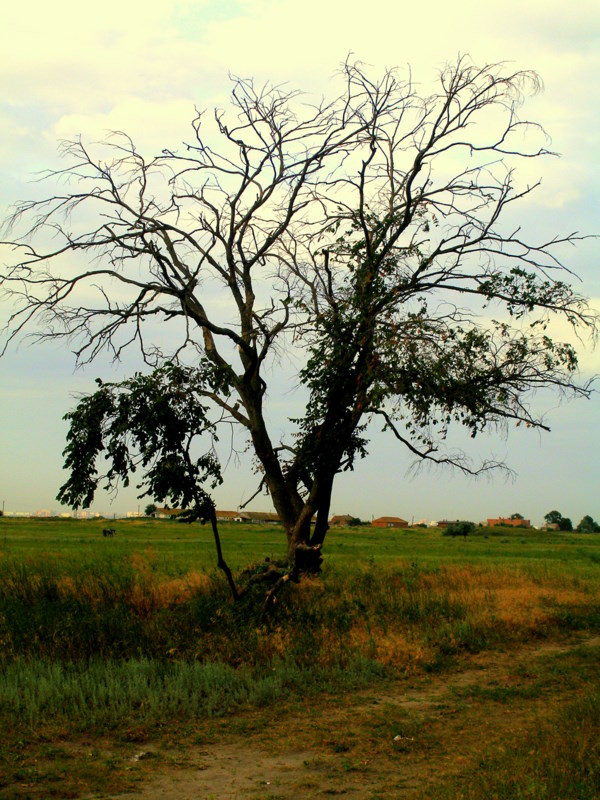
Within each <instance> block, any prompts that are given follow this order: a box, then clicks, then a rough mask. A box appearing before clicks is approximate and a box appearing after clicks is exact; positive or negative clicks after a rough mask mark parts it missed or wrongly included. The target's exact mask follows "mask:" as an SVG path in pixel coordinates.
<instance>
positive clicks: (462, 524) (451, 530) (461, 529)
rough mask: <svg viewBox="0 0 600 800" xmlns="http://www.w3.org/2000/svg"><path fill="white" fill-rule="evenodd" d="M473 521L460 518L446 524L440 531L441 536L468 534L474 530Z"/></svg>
mask: <svg viewBox="0 0 600 800" xmlns="http://www.w3.org/2000/svg"><path fill="white" fill-rule="evenodd" d="M475 527H476V526H475V523H474V522H468V521H467V520H460V521H459V522H453V523H451V524H450V525H446V527H445V528H444V530H443V531H442V536H468V535H469V534H470V533H473V531H474V530H475Z"/></svg>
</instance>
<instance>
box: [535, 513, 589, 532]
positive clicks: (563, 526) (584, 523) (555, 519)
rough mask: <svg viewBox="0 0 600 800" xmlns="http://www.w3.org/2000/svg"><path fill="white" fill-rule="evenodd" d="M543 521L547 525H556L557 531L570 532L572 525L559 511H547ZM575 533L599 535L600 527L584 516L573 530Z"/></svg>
mask: <svg viewBox="0 0 600 800" xmlns="http://www.w3.org/2000/svg"><path fill="white" fill-rule="evenodd" d="M544 519H545V520H546V522H547V523H548V525H557V526H558V530H559V531H572V530H573V523H572V522H571V520H570V519H569V517H563V515H562V514H561V512H560V511H556V510H554V511H549V512H548V513H547V514H546V515H545V516H544ZM575 530H576V531H577V533H600V525H598V523H597V522H596V521H595V520H594V518H593V517H591V516H590V515H589V514H586V515H585V516H584V517H582V518H581V520H580V522H579V524H578V525H577V527H576V528H575Z"/></svg>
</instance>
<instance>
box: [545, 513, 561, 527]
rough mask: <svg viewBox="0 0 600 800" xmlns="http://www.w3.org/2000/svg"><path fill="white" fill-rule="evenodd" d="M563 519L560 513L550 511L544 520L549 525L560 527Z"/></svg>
mask: <svg viewBox="0 0 600 800" xmlns="http://www.w3.org/2000/svg"><path fill="white" fill-rule="evenodd" d="M562 518H563V515H562V514H561V513H560V511H549V512H548V513H547V514H544V519H545V520H546V522H547V523H548V525H560V521H561V519H562Z"/></svg>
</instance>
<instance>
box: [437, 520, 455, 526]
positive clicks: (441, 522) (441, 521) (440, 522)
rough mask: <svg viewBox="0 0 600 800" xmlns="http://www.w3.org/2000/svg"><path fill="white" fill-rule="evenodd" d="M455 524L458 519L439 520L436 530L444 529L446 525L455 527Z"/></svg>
mask: <svg viewBox="0 0 600 800" xmlns="http://www.w3.org/2000/svg"><path fill="white" fill-rule="evenodd" d="M457 522H460V520H459V519H441V520H439V522H438V524H437V526H438V528H445V527H446V526H448V525H456V523H457Z"/></svg>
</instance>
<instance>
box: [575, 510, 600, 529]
mask: <svg viewBox="0 0 600 800" xmlns="http://www.w3.org/2000/svg"><path fill="white" fill-rule="evenodd" d="M576 530H577V532H578V533H599V532H600V525H598V523H597V522H596V521H595V520H594V519H593V517H590V515H589V514H586V515H585V517H582V518H581V520H580V522H579V524H578V525H577V528H576Z"/></svg>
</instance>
